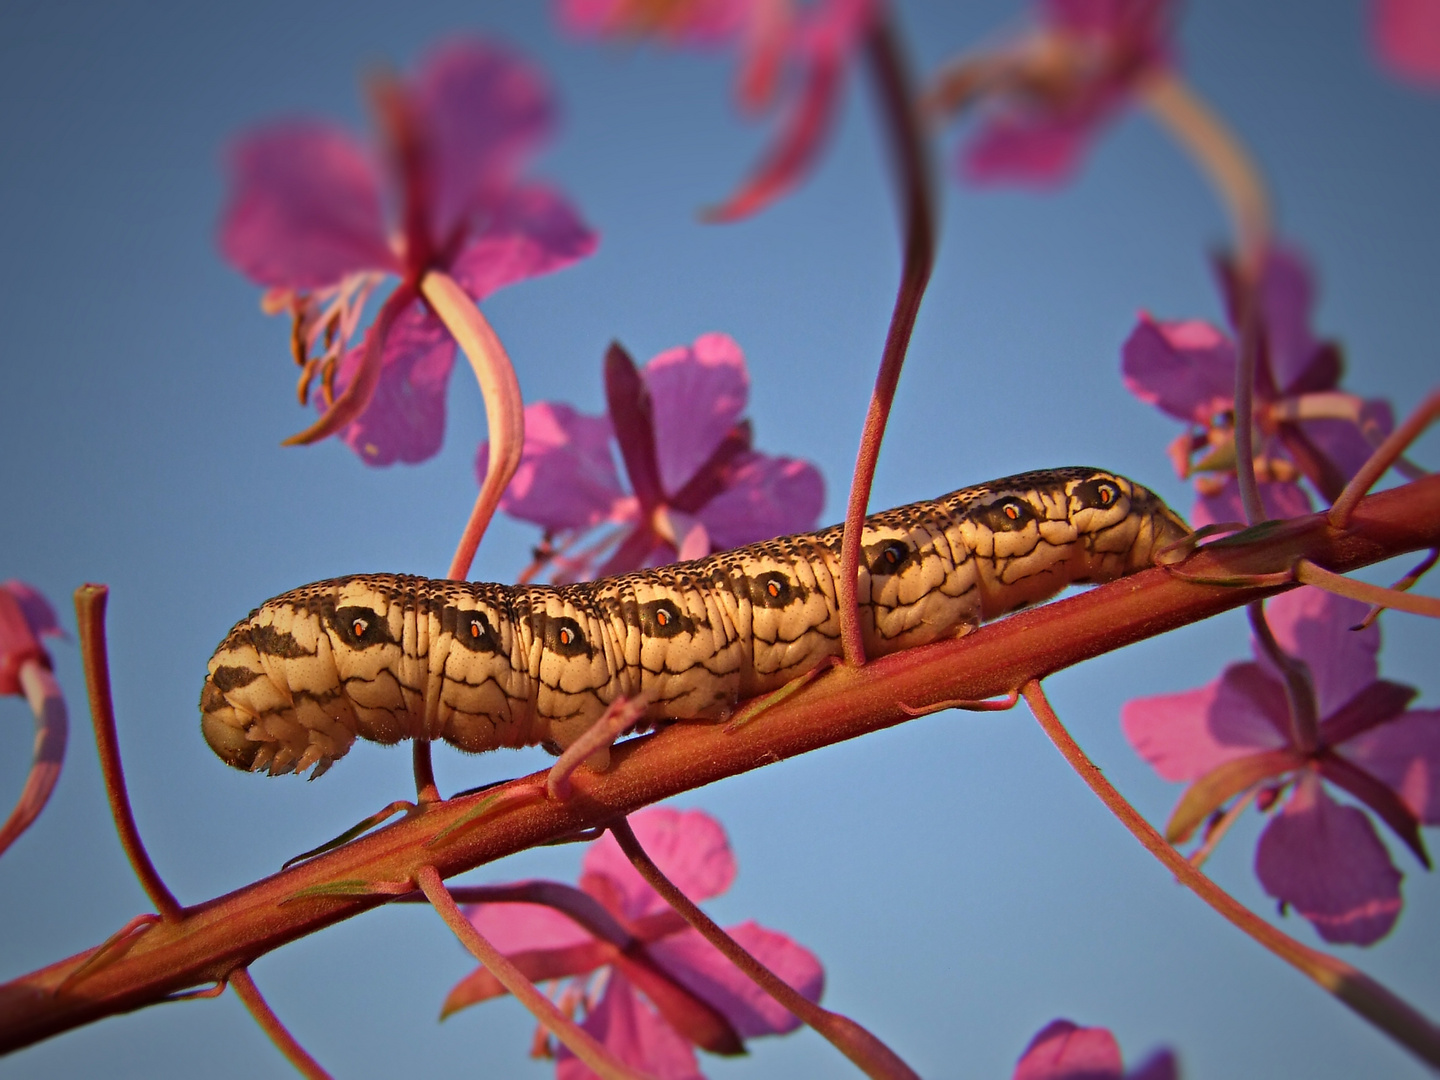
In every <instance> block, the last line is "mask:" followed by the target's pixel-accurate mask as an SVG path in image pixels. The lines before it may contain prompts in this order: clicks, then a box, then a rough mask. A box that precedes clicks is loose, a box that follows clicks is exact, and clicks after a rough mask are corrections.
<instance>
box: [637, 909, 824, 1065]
mask: <svg viewBox="0 0 1440 1080" xmlns="http://www.w3.org/2000/svg"><path fill="white" fill-rule="evenodd" d="M725 932H726V933H727V934H729V935H730V936H731V937H732V938H734V939H735V941H737V942H738V943H739V944H740V946H741V947H742V948H743V949H745V951H746V952H748V953H750V955H751V956H753V957H755V959H757V960H759V961H760V962H761V963H762V964H764V965H765V966H766V967H768V968H769V969H770V970H771V971H773V972H774V973H775V974H776V975H777V976H779V977H780V978H781V979H782V980H784V981H785V982H787V983H789V984H790V985H791V986H793V987H794V988H795V989H796V990H798V991H799V992H800V994H801V996H802V997H804V998H805V999H806V1000H808V1001H819V1000H820V995H821V993H822V992H823V991H824V989H825V968H824V967H823V966H822V965H821V963H820V961H819V960H818V959H817V958H816V956H815V954H814V953H812V952H811V951H810V950H809V949H807V948H805V947H804V946H803V945H799V944H797V943H796V942H795V941H793V940H792V939H790V938H789V937H787V936H786V935H784V934H781V933H777V932H776V931H774V930H767V929H765V927H763V926H760V925H758V924H756V923H754V922H745V923H741V924H740V925H739V926H731V927H727V928H726V931H725ZM649 950H650V954H651V955H652V956H653V957H655V959H656V960H657V961H658V962H659V963H660V966H661V967H663V968H665V970H666V971H668V972H670V973H671V974H673V975H674V976H675V978H676V979H677V980H679V981H680V982H681V983H683V984H684V985H685V986H686V987H688V988H689V989H691V990H693V991H694V992H695V993H696V994H697V995H699V996H700V997H701V998H703V999H705V1000H706V1001H708V1002H709V1003H710V1004H711V1005H714V1006H715V1007H716V1008H717V1009H719V1010H720V1011H721V1012H722V1013H723V1014H724V1015H725V1019H727V1020H729V1021H730V1024H731V1026H732V1027H734V1028H735V1030H736V1031H737V1032H738V1033H739V1035H740V1037H741V1038H743V1039H751V1038H754V1037H755V1036H757V1035H783V1034H784V1033H785V1032H787V1031H794V1030H795V1029H796V1028H797V1027H799V1026H800V1021H799V1020H798V1019H796V1018H795V1017H794V1016H793V1015H792V1014H791V1013H790V1010H788V1009H786V1008H785V1007H784V1006H783V1005H781V1004H780V1003H779V1002H778V1001H776V1000H775V999H774V998H772V997H771V996H770V995H769V994H767V993H765V991H763V990H761V989H760V988H759V987H758V986H756V985H755V984H754V983H753V982H751V980H750V978H749V977H748V976H746V975H743V974H741V972H740V971H739V969H737V968H736V967H735V965H734V964H732V963H730V961H729V960H727V959H725V957H724V956H723V955H722V954H721V953H720V950H718V949H717V948H715V946H713V945H711V944H710V943H709V942H708V941H706V940H705V939H704V938H703V937H701V936H700V935H699V934H698V933H697V932H696V931H694V930H688V929H687V930H683V931H681V932H680V933H678V934H671V935H670V936H668V937H665V938H662V939H660V940H659V941H656V942H653V943H652V944H651V945H650V946H649Z"/></svg>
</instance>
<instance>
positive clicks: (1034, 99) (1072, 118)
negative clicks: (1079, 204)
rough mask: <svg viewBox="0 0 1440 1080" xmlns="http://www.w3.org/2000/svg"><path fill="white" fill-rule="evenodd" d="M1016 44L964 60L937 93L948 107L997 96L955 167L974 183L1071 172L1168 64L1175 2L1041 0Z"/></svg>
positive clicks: (1063, 176)
mask: <svg viewBox="0 0 1440 1080" xmlns="http://www.w3.org/2000/svg"><path fill="white" fill-rule="evenodd" d="M1037 8H1038V17H1039V25H1038V26H1037V27H1036V28H1034V29H1033V30H1032V31H1031V32H1030V33H1029V34H1027V35H1026V36H1025V37H1024V38H1022V39H1021V40H1020V41H1019V42H1017V43H1016V44H1015V45H1013V46H1011V47H1010V48H1008V49H1001V50H998V51H996V52H993V53H988V54H985V55H982V56H977V57H974V58H970V59H965V60H962V61H961V62H960V63H958V64H956V65H954V66H953V67H952V68H951V69H950V71H949V72H948V73H947V74H946V75H944V76H942V79H941V81H940V83H939V84H938V86H937V88H936V89H935V90H934V91H932V93H931V95H930V97H931V99H932V101H933V102H934V104H935V107H937V108H938V109H939V110H940V111H942V112H950V113H953V112H957V111H959V110H960V109H961V108H963V107H965V106H967V105H969V104H971V103H972V102H975V101H985V102H987V103H988V104H989V106H990V107H989V109H988V112H987V115H986V116H985V118H984V120H983V122H982V123H981V126H980V128H979V130H978V131H977V132H975V134H974V136H973V137H972V138H971V139H970V140H969V141H968V142H966V143H964V144H962V146H961V148H960V153H959V156H958V157H957V159H956V171H957V174H958V176H959V178H960V179H961V180H962V181H966V182H969V183H975V184H1014V183H1019V184H1032V185H1038V186H1050V185H1054V184H1059V183H1063V182H1064V181H1065V180H1068V179H1069V178H1070V176H1071V175H1072V174H1073V173H1074V172H1075V170H1076V168H1077V167H1078V166H1079V163H1080V160H1081V158H1082V156H1083V155H1084V153H1085V150H1086V149H1087V147H1088V146H1089V144H1090V142H1091V141H1092V140H1093V139H1094V138H1095V137H1096V136H1097V135H1098V134H1099V132H1100V130H1101V129H1102V128H1103V127H1104V126H1105V125H1106V124H1108V123H1109V122H1110V121H1111V120H1113V119H1114V118H1115V117H1116V116H1117V115H1118V114H1119V113H1120V111H1121V109H1123V108H1124V107H1125V105H1126V103H1127V102H1128V101H1129V100H1130V98H1131V97H1132V96H1133V95H1134V93H1135V90H1136V87H1137V86H1139V84H1140V83H1141V82H1142V81H1143V80H1144V79H1145V78H1146V77H1147V76H1149V75H1151V74H1152V73H1154V72H1155V71H1157V70H1160V69H1162V68H1164V67H1165V66H1166V65H1167V64H1168V63H1169V51H1170V48H1169V42H1168V38H1169V32H1170V21H1171V14H1170V4H1169V3H1168V0H1040V2H1039V3H1038V4H1037Z"/></svg>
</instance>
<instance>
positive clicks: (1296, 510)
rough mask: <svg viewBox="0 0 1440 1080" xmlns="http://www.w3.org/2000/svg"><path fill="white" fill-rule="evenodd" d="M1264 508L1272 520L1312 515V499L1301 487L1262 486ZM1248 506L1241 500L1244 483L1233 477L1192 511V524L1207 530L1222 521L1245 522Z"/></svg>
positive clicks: (1202, 499)
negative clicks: (1241, 483) (1205, 527)
mask: <svg viewBox="0 0 1440 1080" xmlns="http://www.w3.org/2000/svg"><path fill="white" fill-rule="evenodd" d="M1258 487H1259V488H1260V505H1261V506H1262V507H1263V508H1264V510H1265V517H1266V519H1267V520H1270V521H1283V520H1284V519H1285V518H1292V517H1300V516H1301V515H1302V514H1308V513H1310V512H1311V510H1312V507H1311V505H1310V496H1309V495H1307V494H1306V493H1305V489H1304V488H1302V487H1301V486H1300V485H1299V484H1259V485H1258ZM1244 520H1245V507H1244V504H1242V503H1241V501H1240V481H1239V480H1236V479H1235V477H1234V476H1233V475H1232V476H1231V477H1230V478H1229V479H1228V480H1226V481H1225V486H1224V487H1223V488H1222V489H1221V490H1220V494H1218V495H1202V496H1201V497H1200V498H1198V499H1196V500H1195V505H1194V507H1193V508H1192V509H1191V511H1190V524H1191V525H1193V526H1194V527H1195V528H1197V529H1199V528H1203V527H1204V526H1206V525H1213V524H1215V523H1217V522H1221V521H1244Z"/></svg>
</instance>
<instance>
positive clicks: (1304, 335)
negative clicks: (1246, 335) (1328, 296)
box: [1260, 248, 1319, 390]
mask: <svg viewBox="0 0 1440 1080" xmlns="http://www.w3.org/2000/svg"><path fill="white" fill-rule="evenodd" d="M1313 303H1314V286H1313V284H1312V283H1311V280H1310V268H1309V267H1308V266H1306V265H1305V260H1304V259H1303V258H1302V257H1301V256H1300V254H1299V253H1298V252H1295V251H1291V250H1289V249H1286V248H1274V249H1272V250H1271V252H1270V254H1269V257H1268V258H1267V259H1266V261H1265V270H1264V272H1263V274H1262V276H1261V279H1260V307H1261V310H1262V312H1263V313H1264V318H1265V338H1266V341H1267V342H1268V343H1269V346H1270V370H1271V371H1272V372H1273V373H1274V375H1275V384H1276V386H1278V387H1279V388H1280V389H1281V390H1285V389H1288V388H1289V387H1290V385H1291V384H1292V383H1294V382H1295V380H1297V379H1298V378H1299V377H1300V376H1301V375H1303V374H1304V373H1305V370H1306V369H1307V368H1308V367H1309V366H1310V361H1311V360H1312V359H1313V358H1314V356H1315V350H1316V349H1317V348H1318V347H1319V343H1318V342H1317V341H1316V340H1315V337H1314V335H1313V334H1311V333H1310V310H1311V307H1312V305H1313Z"/></svg>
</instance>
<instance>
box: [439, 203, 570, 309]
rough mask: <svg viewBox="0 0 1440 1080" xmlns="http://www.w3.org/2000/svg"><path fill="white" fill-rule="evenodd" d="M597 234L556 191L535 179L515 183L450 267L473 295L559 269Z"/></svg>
mask: <svg viewBox="0 0 1440 1080" xmlns="http://www.w3.org/2000/svg"><path fill="white" fill-rule="evenodd" d="M597 242H598V238H597V237H596V235H595V233H593V232H592V231H591V230H590V227H589V226H588V225H586V224H585V222H584V221H583V220H582V219H581V217H580V215H579V214H578V213H577V212H576V211H575V208H574V207H573V206H571V205H570V203H569V202H567V201H566V200H565V198H564V197H563V196H561V195H560V194H559V193H558V192H556V191H552V190H551V189H550V188H547V187H544V186H542V185H539V184H530V185H527V186H525V187H520V188H516V189H515V190H514V191H512V192H510V193H509V194H508V195H506V197H505V199H504V201H503V202H501V203H500V204H499V205H498V206H497V207H496V208H495V212H494V214H493V215H492V216H491V217H490V218H489V219H488V221H487V222H486V224H485V227H484V230H483V231H482V232H481V233H480V234H479V235H478V236H477V237H476V238H475V239H474V240H472V241H471V242H470V243H468V244H467V245H466V246H465V247H464V248H463V249H462V250H461V252H460V254H459V255H458V256H456V258H455V261H454V262H453V263H452V264H451V266H450V273H451V276H452V277H454V278H455V280H456V281H458V282H459V283H460V287H461V288H463V289H464V290H465V291H466V292H467V293H469V294H470V295H471V296H473V297H474V298H475V299H476V300H483V299H485V297H487V296H489V295H490V294H491V293H493V292H494V291H495V290H496V289H500V288H503V287H504V286H506V285H514V284H515V283H516V282H519V281H524V280H526V279H527V278H532V277H539V276H540V275H541V274H549V273H552V272H554V271H556V270H561V269H563V268H565V267H567V266H569V265H570V264H571V263H573V262H577V261H579V260H580V259H583V258H586V257H587V256H589V255H592V254H594V252H595V245H596V243H597Z"/></svg>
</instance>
